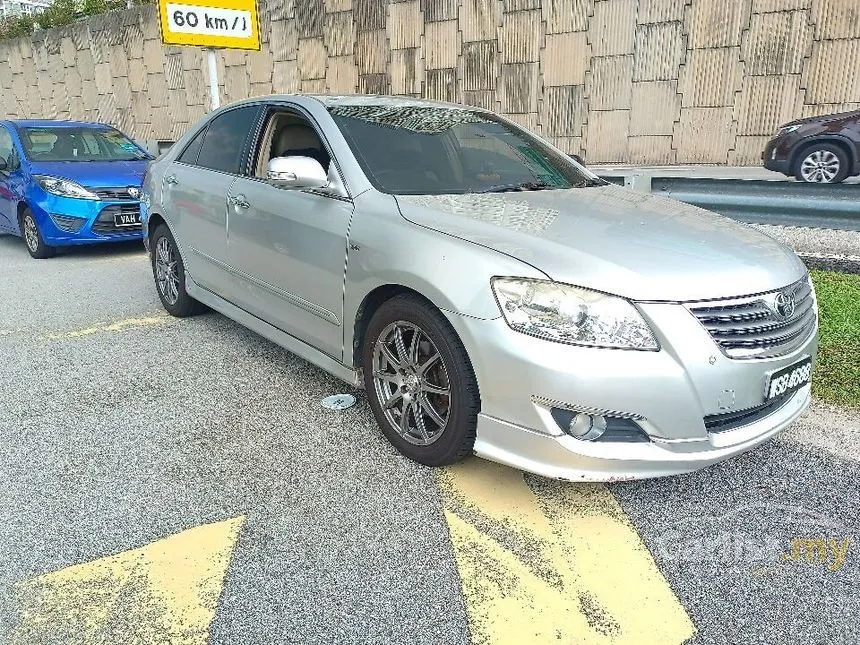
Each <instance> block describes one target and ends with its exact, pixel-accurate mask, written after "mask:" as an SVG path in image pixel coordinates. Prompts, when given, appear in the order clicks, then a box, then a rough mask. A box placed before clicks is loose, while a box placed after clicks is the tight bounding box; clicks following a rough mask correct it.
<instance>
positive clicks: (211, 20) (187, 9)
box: [167, 3, 251, 38]
mask: <svg viewBox="0 0 860 645" xmlns="http://www.w3.org/2000/svg"><path fill="white" fill-rule="evenodd" d="M167 21H168V24H169V25H170V31H175V32H177V33H180V34H205V35H207V36H209V35H211V36H232V37H233V38H248V37H249V36H250V35H251V12H250V11H237V10H235V9H213V8H211V7H193V6H189V5H185V4H172V3H167Z"/></svg>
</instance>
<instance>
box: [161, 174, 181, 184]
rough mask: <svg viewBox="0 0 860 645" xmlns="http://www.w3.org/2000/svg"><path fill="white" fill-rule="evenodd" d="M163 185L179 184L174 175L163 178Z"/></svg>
mask: <svg viewBox="0 0 860 645" xmlns="http://www.w3.org/2000/svg"><path fill="white" fill-rule="evenodd" d="M164 183H165V184H168V185H169V186H175V185H176V184H178V183H179V180H178V179H177V178H176V175H167V177H165V178H164Z"/></svg>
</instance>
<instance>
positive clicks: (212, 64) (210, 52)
mask: <svg viewBox="0 0 860 645" xmlns="http://www.w3.org/2000/svg"><path fill="white" fill-rule="evenodd" d="M206 58H207V60H208V62H209V95H210V96H211V97H212V109H213V110H217V109H218V108H219V107H220V105H221V99H220V97H219V96H218V61H217V60H216V59H215V50H214V49H213V48H211V47H208V48H207V49H206Z"/></svg>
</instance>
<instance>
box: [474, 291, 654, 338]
mask: <svg viewBox="0 0 860 645" xmlns="http://www.w3.org/2000/svg"><path fill="white" fill-rule="evenodd" d="M491 284H492V288H493V293H494V294H495V296H496V301H497V302H498V303H499V308H500V309H501V311H502V316H504V318H505V322H507V323H508V326H509V327H510V328H511V329H513V330H515V331H519V332H522V333H524V334H528V335H530V336H537V337H538V338H544V339H546V340H552V341H555V342H558V343H568V344H571V345H589V346H593V347H613V348H618V349H639V350H649V351H656V350H658V349H660V346H659V344H658V343H657V339H656V338H654V334H653V333H652V332H651V328H650V327H649V326H648V323H646V322H645V320H643V318H642V316H641V315H640V314H639V312H638V311H637V310H636V308H635V307H634V306H633V305H632V304H631V303H630V302H629V301H627V300H625V299H624V298H619V297H617V296H609V295H606V294H604V293H599V292H597V291H590V290H588V289H581V288H580V287H574V286H571V285H567V284H561V283H558V282H550V281H547V280H530V279H526V278H493V280H492V281H491Z"/></svg>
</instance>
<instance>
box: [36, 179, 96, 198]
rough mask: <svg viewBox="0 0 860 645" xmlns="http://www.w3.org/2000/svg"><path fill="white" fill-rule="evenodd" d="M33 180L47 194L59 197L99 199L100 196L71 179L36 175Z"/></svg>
mask: <svg viewBox="0 0 860 645" xmlns="http://www.w3.org/2000/svg"><path fill="white" fill-rule="evenodd" d="M33 179H35V180H36V183H38V184H39V186H41V187H42V190H44V191H45V192H46V193H51V194H52V195H59V196H60V197H74V198H77V199H99V196H98V195H96V194H95V193H94V192H91V191H89V190H87V189H86V188H84V187H83V186H81V185H80V184H77V183H75V182H73V181H71V180H69V179H63V178H62V177H49V176H48V175H35V176H34V177H33Z"/></svg>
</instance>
